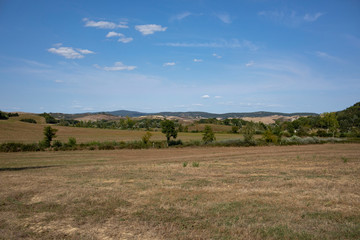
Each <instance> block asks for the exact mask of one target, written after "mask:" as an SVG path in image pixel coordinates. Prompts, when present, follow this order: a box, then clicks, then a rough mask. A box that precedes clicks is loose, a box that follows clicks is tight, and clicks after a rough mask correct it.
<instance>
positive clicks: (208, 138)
mask: <svg viewBox="0 0 360 240" xmlns="http://www.w3.org/2000/svg"><path fill="white" fill-rule="evenodd" d="M202 139H203V141H204V142H205V144H206V143H209V142H212V141H214V140H216V138H215V134H214V132H213V130H212V128H211V126H209V125H206V126H205V129H204V135H203V138H202Z"/></svg>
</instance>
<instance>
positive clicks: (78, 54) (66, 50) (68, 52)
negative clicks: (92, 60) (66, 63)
mask: <svg viewBox="0 0 360 240" xmlns="http://www.w3.org/2000/svg"><path fill="white" fill-rule="evenodd" d="M48 51H49V52H51V53H54V54H58V55H60V56H63V57H65V58H68V59H79V58H83V57H84V55H85V54H91V53H94V52H93V51H90V50H88V49H79V48H78V49H76V50H74V49H73V48H72V47H58V48H49V49H48ZM83 54H84V55H83Z"/></svg>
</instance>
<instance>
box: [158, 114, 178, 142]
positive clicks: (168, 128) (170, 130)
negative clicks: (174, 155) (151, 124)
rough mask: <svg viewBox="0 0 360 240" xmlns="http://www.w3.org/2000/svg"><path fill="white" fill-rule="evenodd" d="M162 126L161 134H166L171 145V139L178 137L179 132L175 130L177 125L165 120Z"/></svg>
mask: <svg viewBox="0 0 360 240" xmlns="http://www.w3.org/2000/svg"><path fill="white" fill-rule="evenodd" d="M160 125H161V132H162V133H163V134H165V136H166V140H167V142H168V143H169V141H170V138H171V137H173V138H176V137H177V131H176V129H175V123H174V122H173V121H170V120H167V119H165V120H164V121H162V122H161V123H160Z"/></svg>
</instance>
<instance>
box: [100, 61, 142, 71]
mask: <svg viewBox="0 0 360 240" xmlns="http://www.w3.org/2000/svg"><path fill="white" fill-rule="evenodd" d="M94 66H95V67H96V68H99V69H103V70H105V71H123V70H128V71H131V70H134V69H135V68H136V66H126V65H124V64H123V63H122V62H115V63H114V66H112V67H100V66H99V65H97V64H95V65H94Z"/></svg>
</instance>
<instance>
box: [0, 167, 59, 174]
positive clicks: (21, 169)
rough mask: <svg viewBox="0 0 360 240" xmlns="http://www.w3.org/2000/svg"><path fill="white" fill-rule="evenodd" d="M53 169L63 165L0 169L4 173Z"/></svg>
mask: <svg viewBox="0 0 360 240" xmlns="http://www.w3.org/2000/svg"><path fill="white" fill-rule="evenodd" d="M52 167H61V165H52V166H33V167H17V168H0V172H3V171H23V170H30V169H41V168H52Z"/></svg>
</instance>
